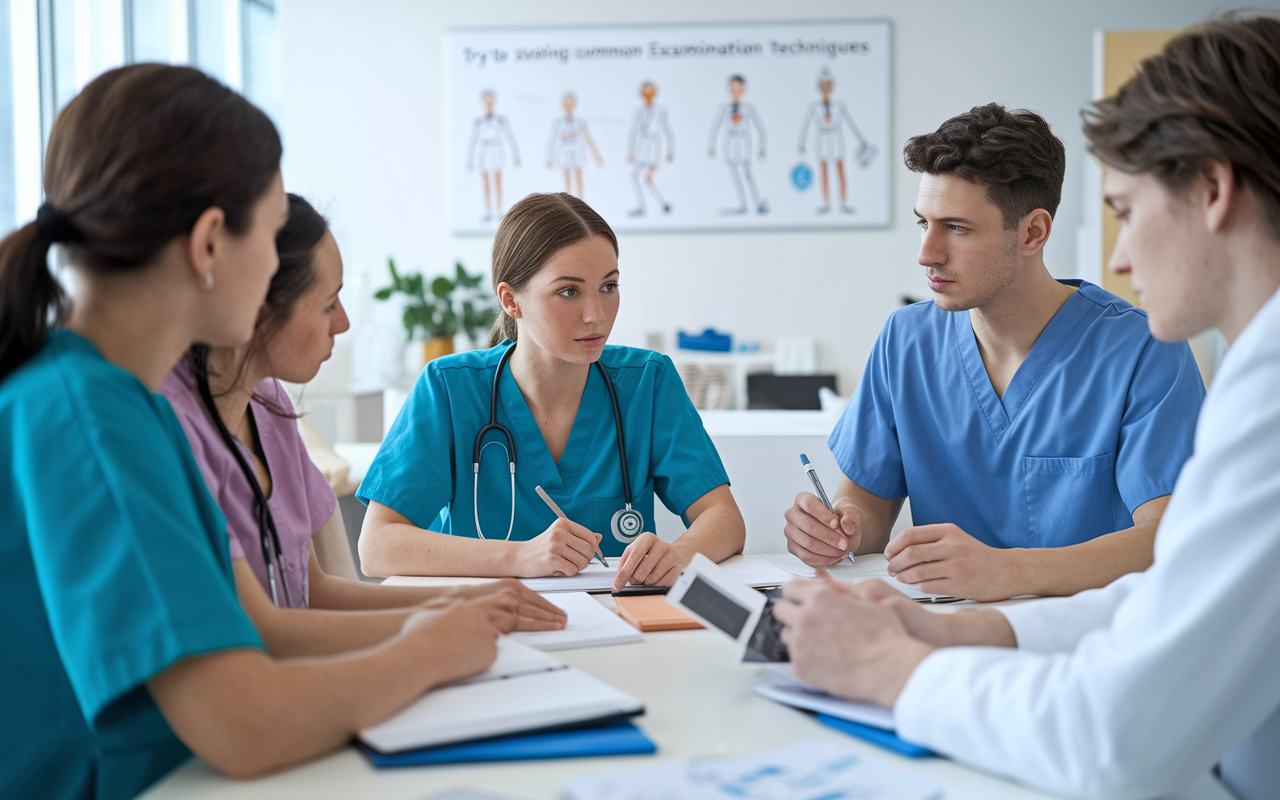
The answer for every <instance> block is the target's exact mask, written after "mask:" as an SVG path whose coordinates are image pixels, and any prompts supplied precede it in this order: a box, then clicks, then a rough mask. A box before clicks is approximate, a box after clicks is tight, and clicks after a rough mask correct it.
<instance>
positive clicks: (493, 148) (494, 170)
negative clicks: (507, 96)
mask: <svg viewBox="0 0 1280 800" xmlns="http://www.w3.org/2000/svg"><path fill="white" fill-rule="evenodd" d="M480 101H481V102H482V103H484V115H483V116H479V117H476V120H475V122H473V123H472V124H471V143H470V144H469V145H467V171H471V170H474V169H475V167H476V151H477V149H478V150H479V155H480V180H481V182H482V183H483V184H484V217H483V221H484V222H488V221H489V220H491V219H493V217H494V212H495V211H496V212H497V216H499V217H501V216H502V168H503V167H504V166H506V161H507V154H506V148H507V147H510V148H511V158H512V160H513V161H514V162H515V165H516V166H517V167H518V166H520V149H519V148H517V147H516V137H515V136H514V135H513V134H512V133H511V126H510V125H509V124H507V118H506V117H504V116H502V115H501V114H495V113H494V111H493V107H494V104H495V103H496V102H497V98H496V97H495V96H494V93H493V90H491V89H485V90H484V92H482V93H481V94H480ZM490 181H492V189H491V188H490ZM495 201H496V202H495Z"/></svg>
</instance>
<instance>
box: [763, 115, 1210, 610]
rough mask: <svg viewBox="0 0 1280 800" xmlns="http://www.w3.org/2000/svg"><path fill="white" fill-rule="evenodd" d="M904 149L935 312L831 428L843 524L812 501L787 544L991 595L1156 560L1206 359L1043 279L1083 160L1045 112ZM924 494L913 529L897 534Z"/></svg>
mask: <svg viewBox="0 0 1280 800" xmlns="http://www.w3.org/2000/svg"><path fill="white" fill-rule="evenodd" d="M904 156H905V159H906V163H907V166H908V167H909V168H910V169H911V170H912V171H914V172H919V173H921V179H920V190H919V194H918V197H917V200H916V206H915V214H916V216H917V217H918V219H919V225H920V228H921V231H922V241H921V246H920V258H919V261H920V265H921V266H923V267H924V268H925V278H926V280H927V281H928V283H929V288H930V290H932V292H933V301H932V302H925V303H917V304H915V305H913V306H909V307H907V308H903V309H900V310H899V311H897V312H896V313H894V314H893V315H892V316H891V317H890V318H889V321H888V323H886V325H885V327H884V330H883V331H882V332H881V334H880V337H879V339H878V340H877V341H876V344H875V348H874V349H873V351H872V354H871V358H870V360H869V361H868V363H867V368H866V372H865V374H864V375H863V380H862V383H861V384H860V385H859V386H858V389H857V391H856V393H855V394H854V397H853V399H852V400H851V401H850V402H849V406H848V408H846V409H845V412H844V415H843V416H842V417H841V419H840V422H839V423H838V424H837V425H836V428H835V430H834V431H833V432H832V434H831V439H830V442H829V444H830V447H831V450H832V452H833V453H834V454H835V457H836V461H837V463H839V464H840V467H841V469H842V471H843V472H844V477H843V478H842V479H841V481H840V486H839V488H838V490H837V492H836V496H835V498H834V500H833V507H834V509H835V510H834V513H833V512H832V511H828V510H827V509H826V508H825V507H824V506H823V505H822V503H821V502H820V501H819V500H818V499H817V498H816V497H814V496H813V495H812V494H809V493H803V494H801V495H800V496H798V497H797V498H796V502H795V505H793V506H792V507H791V508H790V509H789V510H788V511H787V514H786V518H787V524H786V528H785V533H786V537H787V544H788V549H789V550H790V551H791V552H792V553H793V554H795V555H796V556H798V557H800V558H801V559H802V560H804V561H805V563H807V564H810V565H812V566H830V565H832V564H836V563H838V562H839V561H840V560H842V559H843V558H845V556H846V553H848V552H856V553H871V552H880V551H884V553H885V555H886V556H888V557H889V559H890V560H889V572H890V574H892V575H895V576H896V577H897V578H898V579H899V580H901V581H904V582H906V583H911V584H915V585H918V586H919V587H920V588H921V589H923V590H924V591H927V592H933V593H938V594H949V595H955V596H957V597H966V598H972V599H977V600H997V599H1003V598H1007V597H1014V596H1017V595H1024V594H1037V595H1067V594H1073V593H1075V592H1078V591H1081V590H1083V589H1087V588H1091V587H1097V586H1105V585H1107V584H1108V583H1110V582H1111V581H1113V580H1115V579H1116V578H1118V577H1120V576H1121V575H1124V574H1126V573H1129V572H1137V571H1141V570H1144V569H1146V568H1147V567H1148V566H1150V564H1151V561H1152V542H1153V540H1154V538H1155V532H1156V526H1157V524H1158V523H1159V520H1160V516H1161V514H1162V513H1163V511H1164V507H1165V505H1166V503H1167V502H1168V495H1169V494H1170V493H1171V492H1172V491H1173V486H1174V482H1175V480H1176V479H1177V476H1178V472H1179V470H1180V469H1181V468H1182V464H1183V462H1184V461H1186V459H1187V458H1188V457H1189V456H1190V455H1191V451H1192V433H1193V431H1194V427H1195V421H1196V415H1197V412H1198V411H1199V409H1200V402H1201V400H1202V399H1203V397H1204V385H1203V383H1202V381H1201V379H1200V374H1199V372H1198V371H1197V369H1196V365H1195V363H1194V360H1193V359H1192V356H1191V350H1190V348H1189V347H1188V346H1187V344H1186V343H1185V342H1177V343H1162V342H1159V341H1156V340H1155V339H1154V338H1153V337H1152V336H1151V334H1150V332H1149V331H1148V329H1147V320H1146V314H1145V313H1144V312H1143V311H1141V310H1139V309H1136V308H1134V307H1133V306H1131V305H1129V304H1128V303H1126V302H1125V301H1124V300H1121V299H1120V298H1118V297H1116V296H1115V295H1112V294H1110V293H1108V292H1106V291H1103V290H1102V289H1100V288H1098V287H1097V286H1094V285H1093V284H1090V283H1087V282H1085V281H1057V280H1054V278H1053V277H1052V276H1051V275H1050V274H1049V271H1048V269H1046V268H1045V264H1044V258H1043V250H1044V246H1045V243H1046V242H1047V241H1048V239H1049V235H1050V232H1051V231H1052V229H1053V214H1054V212H1055V211H1056V210H1057V207H1058V201H1059V199H1060V197H1061V192H1062V176H1063V172H1064V169H1065V163H1066V157H1065V153H1064V149H1063V146H1062V142H1060V141H1059V140H1058V138H1057V137H1056V136H1054V135H1053V133H1052V131H1051V130H1050V129H1049V125H1048V123H1047V122H1045V120H1044V119H1043V118H1041V117H1040V116H1038V115H1037V114H1034V113H1032V112H1029V111H1014V112H1010V111H1007V110H1006V109H1004V108H1002V107H1001V106H999V105H996V104H994V103H993V104H991V105H987V106H982V107H978V108H974V109H972V110H971V111H969V112H968V113H966V114H961V115H960V116H957V117H954V118H952V119H950V120H948V121H947V122H945V123H943V125H942V127H940V128H939V129H938V130H937V131H936V132H935V133H931V134H926V135H924V136H916V137H914V138H912V139H910V140H909V141H908V142H907V146H906V148H905V151H904ZM966 312H967V313H966ZM907 496H910V497H911V513H912V519H913V522H914V523H915V527H913V528H910V529H908V530H907V531H905V532H904V533H903V534H902V535H901V536H898V537H896V538H895V539H894V540H893V541H889V532H890V530H891V527H892V525H893V522H894V520H896V519H897V516H898V512H899V510H900V509H901V508H902V501H903V499H904V498H905V497H907ZM886 545H887V546H886Z"/></svg>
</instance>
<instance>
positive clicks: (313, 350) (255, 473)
mask: <svg viewBox="0 0 1280 800" xmlns="http://www.w3.org/2000/svg"><path fill="white" fill-rule="evenodd" d="M276 249H277V251H278V253H279V256H280V268H279V270H278V271H277V272H276V274H275V276H274V277H273V278H272V280H271V288H270V290H269V291H268V293H267V299H266V303H265V304H264V307H263V310H262V312H261V313H260V314H259V317H258V323H257V328H256V330H255V333H254V338H253V341H252V342H250V343H249V344H248V345H246V346H244V347H241V348H209V347H205V346H202V345H196V346H194V347H192V348H191V350H190V352H188V354H187V357H186V358H185V359H183V361H182V362H181V363H180V364H179V365H178V366H177V367H176V368H175V369H174V370H173V371H172V372H171V373H170V374H169V376H168V378H167V379H166V380H165V382H164V384H163V385H162V386H161V387H160V391H161V393H162V394H164V395H165V396H166V397H168V398H169V402H170V403H171V404H172V405H173V409H174V411H175V412H176V413H177V415H178V419H179V421H181V423H182V427H183V430H184V431H185V432H186V434H187V439H188V440H189V441H190V443H191V449H192V452H193V453H194V455H195V458H196V463H197V464H199V466H200V470H201V472H202V473H203V474H204V478H205V481H206V483H207V484H208V486H209V491H210V493H212V495H213V497H214V499H215V500H216V501H217V502H218V505H219V507H220V508H221V509H222V512H223V514H225V515H226V517H227V528H228V532H229V534H230V550H231V558H232V567H233V571H234V574H235V580H236V591H237V593H238V595H239V598H240V603H241V605H243V606H244V609H245V611H247V612H248V614H249V617H250V619H251V620H252V621H253V623H254V626H255V627H256V628H257V629H258V632H259V634H260V635H261V636H262V638H263V640H264V642H265V643H266V644H267V647H268V648H269V649H270V650H271V652H273V653H275V654H278V655H305V654H312V655H314V654H324V653H336V652H343V651H347V650H354V649H359V648H363V647H368V646H370V645H372V644H375V643H377V642H381V641H383V640H385V639H387V638H390V637H391V636H394V635H395V634H396V633H397V632H398V631H399V630H400V627H401V625H402V624H403V622H404V620H405V618H406V617H407V616H408V615H409V614H410V613H411V612H412V611H414V610H416V609H417V608H421V607H437V606H440V607H443V606H447V605H450V604H451V603H453V602H455V601H457V600H461V599H466V598H473V597H481V596H487V595H492V594H496V593H505V594H508V595H510V596H511V599H513V600H515V601H516V602H517V603H518V612H517V614H516V616H515V617H514V625H515V627H516V628H517V629H520V630H550V629H556V628H560V627H563V625H564V621H565V618H564V614H563V612H561V611H560V610H559V609H558V608H556V607H555V606H554V605H552V604H551V603H549V602H547V601H546V600H544V599H542V598H541V597H539V596H538V595H537V594H535V593H534V592H531V591H529V590H528V589H526V588H525V587H524V586H523V585H522V584H521V583H520V582H519V581H516V580H512V579H507V580H504V581H495V582H491V583H486V584H480V585H475V586H466V587H454V588H448V589H441V588H410V587H390V586H377V585H372V584H367V583H361V582H360V581H356V580H347V579H344V578H338V577H335V576H332V575H328V574H326V573H325V572H324V571H323V570H322V569H321V568H320V564H319V562H318V561H317V559H316V555H315V547H314V546H313V544H312V537H313V536H314V535H316V534H317V533H319V532H320V531H321V530H330V529H332V528H335V527H336V528H337V529H338V531H339V533H340V539H341V540H343V541H345V540H346V533H345V531H344V530H343V523H342V515H341V513H340V512H339V511H338V508H337V499H336V498H335V497H334V494H333V491H332V490H331V489H330V488H329V484H328V482H326V480H325V479H324V476H323V475H321V473H320V470H318V469H317V468H316V467H315V465H314V464H312V463H311V459H310V458H309V457H308V456H307V452H306V450H305V448H304V447H303V443H302V439H301V437H300V436H299V435H298V428H297V423H296V419H297V415H296V414H294V412H293V406H292V404H291V403H290V402H289V398H288V396H287V395H286V394H285V392H284V389H283V388H282V387H281V386H280V383H279V381H281V380H283V381H288V382H291V383H306V382H307V381H309V380H311V379H312V378H313V377H315V375H316V372H317V371H318V370H319V369H320V364H321V363H323V362H324V361H325V360H327V359H328V358H329V355H330V354H331V353H332V351H333V341H334V337H335V336H336V335H337V334H339V333H342V332H343V331H346V330H347V329H348V328H349V327H350V325H349V324H348V322H347V315H346V312H345V311H343V308H342V303H341V302H340V301H339V300H338V290H339V289H340V288H341V287H342V257H341V255H340V254H339V252H338V246H337V243H336V242H335V241H334V239H333V236H332V235H331V234H330V233H329V230H328V225H327V223H326V222H325V219H324V217H322V216H321V215H320V214H319V213H318V212H317V211H316V210H315V209H314V208H312V206H311V205H310V204H309V203H308V202H307V201H306V200H304V199H303V198H301V197H299V196H297V195H292V194H291V195H289V219H288V222H287V223H286V225H285V227H284V228H282V229H281V230H280V232H279V234H278V235H277V237H276ZM273 530H274V534H275V535H274V536H273V535H272V531H273ZM277 542H278V551H277ZM512 619H513V618H511V617H507V618H506V625H507V626H510V625H511V624H513V623H512Z"/></svg>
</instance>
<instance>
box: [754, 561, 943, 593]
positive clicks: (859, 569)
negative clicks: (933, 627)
mask: <svg viewBox="0 0 1280 800" xmlns="http://www.w3.org/2000/svg"><path fill="white" fill-rule="evenodd" d="M764 558H765V559H766V560H767V561H769V562H770V563H772V564H773V565H775V566H777V567H781V568H782V569H784V570H786V571H787V572H789V573H791V574H792V575H798V576H800V577H801V578H812V577H813V576H814V575H815V574H817V571H816V570H815V569H814V568H813V567H811V566H809V565H808V564H806V563H804V562H803V561H801V560H800V559H798V558H796V557H795V556H793V555H791V554H790V553H773V554H770V555H767V556H764ZM826 569H827V572H829V573H831V577H833V578H835V579H836V580H838V581H840V582H841V583H857V582H858V581H865V580H868V579H876V580H882V581H884V582H885V583H887V584H889V585H890V586H892V587H893V588H895V589H897V590H898V591H900V592H902V593H903V594H905V595H906V596H907V597H910V598H911V599H912V600H927V599H932V598H934V597H945V596H946V595H939V594H929V593H928V592H922V591H920V590H919V589H917V588H916V587H914V586H912V585H911V584H909V583H903V582H902V581H900V580H898V579H896V578H890V577H889V561H888V559H886V558H885V557H884V555H883V554H882V553H868V554H867V555H865V556H858V562H857V563H856V564H850V563H849V562H847V561H846V562H844V563H841V564H837V565H835V566H834V567H827V568H826Z"/></svg>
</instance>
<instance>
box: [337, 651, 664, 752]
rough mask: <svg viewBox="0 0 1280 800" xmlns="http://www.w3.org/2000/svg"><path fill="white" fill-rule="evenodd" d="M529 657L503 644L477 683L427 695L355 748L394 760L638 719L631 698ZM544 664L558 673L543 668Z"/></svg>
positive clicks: (640, 708)
mask: <svg viewBox="0 0 1280 800" xmlns="http://www.w3.org/2000/svg"><path fill="white" fill-rule="evenodd" d="M500 641H502V640H500ZM529 650H530V648H529V647H527V646H526V645H522V644H520V643H518V642H512V641H503V642H502V643H501V644H500V645H499V661H498V662H495V664H494V667H493V668H491V669H490V670H489V671H488V672H487V673H485V674H484V675H483V676H481V677H480V679H479V680H476V679H471V680H469V681H466V682H463V683H457V684H453V685H451V686H445V687H443V688H440V689H436V690H434V691H431V692H428V693H427V694H425V695H423V696H422V697H421V698H419V699H418V700H416V701H415V702H413V703H411V704H410V705H409V706H407V707H406V708H405V709H404V710H402V711H401V712H400V713H398V714H396V715H395V716H393V717H391V718H390V719H387V720H386V721H384V722H382V723H380V724H378V725H374V726H373V727H371V728H366V729H365V730H363V731H361V732H360V741H361V742H363V743H364V744H366V745H368V746H369V747H370V748H372V749H373V750H376V751H378V752H380V753H397V752H400V751H403V750H413V749H417V748H422V747H434V746H438V745H443V744H454V743H459V742H467V741H474V740H477V739H486V738H490V737H495V736H506V735H510V734H513V733H527V732H532V731H538V730H544V729H547V728H553V727H558V726H563V725H574V724H581V723H585V722H589V721H593V720H604V719H609V718H612V717H619V716H634V715H636V714H642V713H644V703H642V702H641V701H639V700H637V699H636V698H634V697H632V696H630V695H628V694H626V693H624V692H620V691H618V690H617V689H615V688H613V687H612V686H610V685H609V684H607V683H605V682H603V681H601V680H599V679H597V678H594V677H592V676H591V675H588V674H587V673H585V672H579V671H578V670H576V669H572V668H570V667H567V666H565V665H564V664H561V663H560V662H558V661H555V659H552V658H551V657H550V656H547V655H545V654H543V653H539V652H536V651H534V652H529ZM547 660H550V661H553V662H555V664H556V665H557V666H556V667H555V668H552V669H546V668H545V666H546V661H547ZM539 663H541V665H542V666H539Z"/></svg>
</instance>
